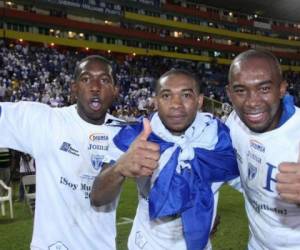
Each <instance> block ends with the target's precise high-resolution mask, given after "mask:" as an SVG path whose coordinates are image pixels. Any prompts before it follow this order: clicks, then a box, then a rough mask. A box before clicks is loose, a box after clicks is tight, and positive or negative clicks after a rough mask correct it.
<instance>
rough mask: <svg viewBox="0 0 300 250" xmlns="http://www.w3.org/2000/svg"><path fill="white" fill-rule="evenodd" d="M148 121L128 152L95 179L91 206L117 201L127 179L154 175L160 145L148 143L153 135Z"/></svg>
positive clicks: (106, 167)
mask: <svg viewBox="0 0 300 250" xmlns="http://www.w3.org/2000/svg"><path fill="white" fill-rule="evenodd" d="M151 131H152V130H151V126H150V123H149V121H148V120H147V119H145V121H144V130H143V131H142V132H141V134H140V135H139V136H138V137H137V138H136V139H135V141H134V142H133V143H132V144H131V146H130V148H129V149H128V150H127V152H126V153H125V154H124V155H122V156H121V157H120V159H119V160H118V161H117V162H116V163H115V164H114V165H113V166H108V165H107V166H105V168H104V169H103V170H102V171H101V172H100V174H99V175H98V176H97V177H96V178H95V181H94V184H93V187H92V191H91V204H92V205H93V206H102V205H105V204H108V203H110V202H112V201H114V200H115V199H116V197H117V196H118V195H119V193H120V190H121V187H122V184H123V182H124V180H125V178H126V177H140V176H149V175H152V173H153V171H154V170H155V169H156V168H157V167H158V160H159V157H160V153H159V145H158V144H156V143H153V142H149V141H147V138H148V136H149V135H150V133H151Z"/></svg>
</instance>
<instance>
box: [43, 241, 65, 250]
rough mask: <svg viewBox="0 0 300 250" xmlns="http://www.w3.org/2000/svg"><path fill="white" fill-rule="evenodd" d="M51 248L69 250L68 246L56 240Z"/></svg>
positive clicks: (53, 249) (52, 249) (50, 249)
mask: <svg viewBox="0 0 300 250" xmlns="http://www.w3.org/2000/svg"><path fill="white" fill-rule="evenodd" d="M48 249H49V250H68V248H67V247H66V246H65V245H64V244H63V243H62V242H60V241H57V242H55V243H54V244H52V245H50V246H49V248H48Z"/></svg>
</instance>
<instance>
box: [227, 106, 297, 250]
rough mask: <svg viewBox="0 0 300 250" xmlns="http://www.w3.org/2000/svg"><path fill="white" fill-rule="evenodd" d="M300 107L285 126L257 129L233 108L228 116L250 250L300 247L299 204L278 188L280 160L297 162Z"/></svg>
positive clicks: (293, 248)
mask: <svg viewBox="0 0 300 250" xmlns="http://www.w3.org/2000/svg"><path fill="white" fill-rule="evenodd" d="M299 124H300V109H299V108H296V112H295V114H294V115H293V116H292V117H290V118H289V119H288V120H287V121H286V122H285V123H284V124H283V125H282V126H280V127H279V128H277V129H274V130H272V131H269V132H265V133H254V132H251V131H249V129H248V128H247V127H246V126H245V125H244V124H243V122H242V121H241V120H240V119H239V117H238V116H237V114H236V113H235V112H233V113H232V114H231V115H230V117H229V118H228V120H227V125H228V126H229V128H230V134H231V137H232V142H233V146H234V148H235V149H236V150H237V158H238V163H239V170H240V175H241V182H242V186H243V189H244V197H245V206H246V212H247V215H248V219H249V225H250V240H249V244H248V249H249V250H270V249H272V250H286V249H289V250H299V249H300V208H299V207H298V206H297V205H294V204H289V203H286V202H284V201H282V200H281V199H280V197H279V194H278V193H277V191H276V174H277V173H278V165H279V164H280V163H281V162H284V161H288V162H297V161H298V155H299V141H300V129H299Z"/></svg>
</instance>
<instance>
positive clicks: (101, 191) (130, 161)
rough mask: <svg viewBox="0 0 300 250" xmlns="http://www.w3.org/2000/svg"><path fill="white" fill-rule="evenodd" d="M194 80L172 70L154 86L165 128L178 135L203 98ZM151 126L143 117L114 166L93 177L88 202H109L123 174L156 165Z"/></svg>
mask: <svg viewBox="0 0 300 250" xmlns="http://www.w3.org/2000/svg"><path fill="white" fill-rule="evenodd" d="M196 84H197V83H196V80H195V79H193V78H192V77H190V76H187V75H185V74H182V73H172V74H170V75H167V76H165V77H162V78H160V80H159V82H158V86H157V87H156V94H157V97H156V100H155V102H156V108H157V110H158V114H159V117H160V119H161V120H162V122H163V123H164V125H165V126H166V128H167V129H168V130H169V131H170V132H171V133H172V134H174V135H180V134H182V133H184V131H185V130H186V129H187V128H188V127H189V126H190V125H191V123H192V122H193V121H194V119H195V116H196V114H197V111H198V110H199V108H201V105H202V102H203V96H202V95H201V94H200V93H199V90H198V89H197V87H196ZM151 131H152V129H151V126H150V122H149V120H148V119H144V130H143V131H142V132H141V134H140V135H139V136H138V137H137V138H136V139H135V141H134V142H133V143H132V144H131V146H130V148H129V149H128V151H127V152H126V153H125V154H124V155H122V156H121V157H120V159H119V160H118V161H117V162H116V164H115V165H114V167H108V168H106V169H104V170H103V171H102V172H101V173H100V174H99V175H98V176H97V177H96V179H95V181H94V184H93V188H92V192H91V203H92V204H93V205H95V206H102V205H104V204H107V203H109V202H112V201H113V200H114V199H115V198H116V197H117V195H118V194H119V193H120V189H121V186H122V183H123V182H124V180H125V177H143V176H150V175H152V173H153V171H155V169H156V168H157V167H158V161H159V158H160V152H159V145H158V144H156V143H153V142H149V141H147V138H148V136H149V135H150V133H151Z"/></svg>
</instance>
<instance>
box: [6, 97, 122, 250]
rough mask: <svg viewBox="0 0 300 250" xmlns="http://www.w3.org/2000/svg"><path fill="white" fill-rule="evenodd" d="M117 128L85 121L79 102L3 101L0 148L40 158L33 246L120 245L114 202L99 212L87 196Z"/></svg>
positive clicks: (105, 248)
mask: <svg viewBox="0 0 300 250" xmlns="http://www.w3.org/2000/svg"><path fill="white" fill-rule="evenodd" d="M108 119H110V120H115V118H114V117H112V116H111V115H107V116H106V122H108ZM117 130H118V128H116V127H107V126H106V125H101V126H100V125H93V124H90V123H87V122H85V121H84V120H82V119H81V118H80V117H79V115H78V113H77V110H76V105H73V106H70V107H65V108H50V107H49V106H47V105H44V104H40V103H30V102H20V103H0V131H1V136H0V147H9V148H13V149H16V150H19V151H22V152H26V153H29V154H30V155H32V156H33V157H34V158H35V161H36V182H37V183H36V207H35V216H34V230H33V238H32V242H31V249H47V250H52V249H61V250H67V249H68V250H77V249H78V250H83V249H89V250H94V249H95V250H112V249H116V246H115V237H116V229H115V208H116V202H114V203H113V204H110V205H108V206H106V207H101V210H100V209H98V210H96V209H95V208H93V207H92V206H91V205H90V199H89V196H90V190H91V186H92V183H93V180H94V178H95V176H97V174H98V173H99V171H100V169H101V166H102V162H103V161H104V158H106V153H107V150H108V148H109V145H110V141H111V138H112V137H113V136H114V134H115V132H117ZM109 160H110V159H108V158H106V161H109Z"/></svg>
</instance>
